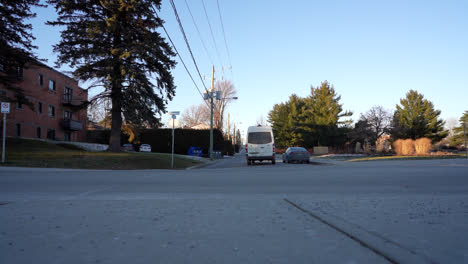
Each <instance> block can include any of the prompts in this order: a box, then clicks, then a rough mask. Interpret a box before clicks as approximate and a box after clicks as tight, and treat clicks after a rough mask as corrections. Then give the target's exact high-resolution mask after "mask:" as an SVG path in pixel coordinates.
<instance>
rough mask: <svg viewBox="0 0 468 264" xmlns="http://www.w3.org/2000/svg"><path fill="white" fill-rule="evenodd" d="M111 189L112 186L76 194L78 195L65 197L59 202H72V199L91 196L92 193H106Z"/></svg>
mask: <svg viewBox="0 0 468 264" xmlns="http://www.w3.org/2000/svg"><path fill="white" fill-rule="evenodd" d="M112 188H114V186H108V187H104V188H98V189H94V190H90V191H87V192H82V193H78V194H75V195H69V196H67V197H65V198H63V199H60V200H72V199H76V198H80V197H84V196H87V195H90V194H93V193H98V192H103V191H107V190H110V189H112Z"/></svg>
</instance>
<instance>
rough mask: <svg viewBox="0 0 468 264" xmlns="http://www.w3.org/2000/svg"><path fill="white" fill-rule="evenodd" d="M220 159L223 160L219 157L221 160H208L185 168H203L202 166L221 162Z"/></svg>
mask: <svg viewBox="0 0 468 264" xmlns="http://www.w3.org/2000/svg"><path fill="white" fill-rule="evenodd" d="M220 160H221V159H219V160H213V161H208V162H205V163H202V164H198V165H195V166H192V167H188V168H185V170H193V169H201V168H204V167H207V166H210V165H212V164H215V163H216V162H219V161H220Z"/></svg>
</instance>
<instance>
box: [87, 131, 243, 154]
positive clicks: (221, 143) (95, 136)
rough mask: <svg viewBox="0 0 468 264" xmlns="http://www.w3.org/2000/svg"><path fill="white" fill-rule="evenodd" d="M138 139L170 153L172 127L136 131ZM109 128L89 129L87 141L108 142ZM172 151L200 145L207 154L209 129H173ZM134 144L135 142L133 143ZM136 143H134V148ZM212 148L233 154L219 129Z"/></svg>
mask: <svg viewBox="0 0 468 264" xmlns="http://www.w3.org/2000/svg"><path fill="white" fill-rule="evenodd" d="M138 134H139V135H138V141H139V142H140V143H141V144H149V145H151V151H152V152H160V153H171V152H172V147H171V143H172V129H170V128H159V129H145V130H141V131H139V133H138ZM109 137H110V130H90V131H88V132H87V142H89V143H100V144H109ZM174 140H175V144H174V152H175V153H176V154H183V155H187V153H188V150H189V148H190V147H200V148H202V149H203V155H204V156H208V150H209V147H210V130H209V129H206V130H198V129H179V128H178V129H175V130H174ZM126 143H129V142H128V135H125V134H123V133H122V135H121V145H123V144H126ZM134 145H135V144H134ZM137 147H138V145H135V149H138V148H137ZM213 150H214V151H218V152H222V154H223V155H226V154H228V155H233V154H234V146H233V145H232V142H231V141H230V140H224V138H223V134H222V133H221V131H219V130H217V129H214V130H213Z"/></svg>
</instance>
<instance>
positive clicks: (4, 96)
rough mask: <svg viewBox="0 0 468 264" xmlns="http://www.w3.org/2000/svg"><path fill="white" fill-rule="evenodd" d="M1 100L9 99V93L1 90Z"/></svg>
mask: <svg viewBox="0 0 468 264" xmlns="http://www.w3.org/2000/svg"><path fill="white" fill-rule="evenodd" d="M0 99H1V100H2V101H3V100H5V99H7V91H5V90H0Z"/></svg>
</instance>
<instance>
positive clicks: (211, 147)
mask: <svg viewBox="0 0 468 264" xmlns="http://www.w3.org/2000/svg"><path fill="white" fill-rule="evenodd" d="M214 73H215V69H214V65H213V69H212V71H211V90H210V110H211V117H210V159H213V91H214Z"/></svg>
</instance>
